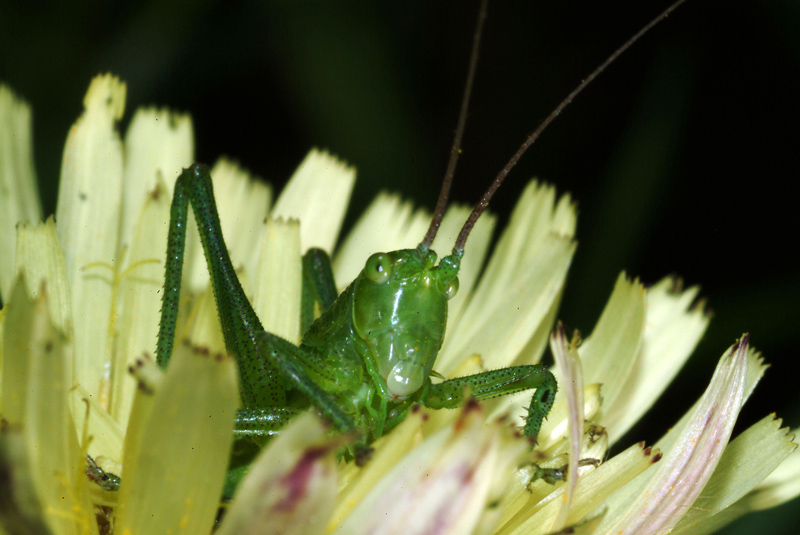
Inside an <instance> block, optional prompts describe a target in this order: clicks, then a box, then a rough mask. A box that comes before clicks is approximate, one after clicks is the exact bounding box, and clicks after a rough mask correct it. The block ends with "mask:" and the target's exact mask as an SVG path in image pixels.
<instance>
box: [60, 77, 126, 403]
mask: <svg viewBox="0 0 800 535" xmlns="http://www.w3.org/2000/svg"><path fill="white" fill-rule="evenodd" d="M84 107H85V109H84V112H83V115H82V116H81V117H80V118H79V119H78V120H77V121H76V123H75V125H73V127H72V128H71V129H70V132H69V135H68V136H67V143H66V145H65V147H64V159H63V162H62V165H61V182H60V186H59V192H58V205H57V208H56V221H58V224H57V226H56V230H58V237H59V238H60V240H61V245H62V247H63V248H64V257H65V260H66V265H67V277H68V278H69V282H70V288H71V291H72V295H75V296H77V295H85V296H92V298H91V299H74V300H73V302H72V323H73V332H74V340H73V343H74V347H75V359H74V370H73V380H74V381H75V382H76V383H78V382H79V383H81V384H82V385H83V386H84V388H86V390H87V391H88V392H89V394H91V395H92V396H99V398H100V403H101V405H103V406H106V404H107V402H108V399H107V396H108V391H107V390H108V377H107V374H108V371H109V368H110V362H111V340H110V337H109V336H110V329H109V324H110V318H111V314H112V311H111V294H112V284H111V283H109V278H112V279H113V277H109V275H108V273H106V272H103V271H102V269H103V268H105V269H108V268H111V270H112V272H114V270H115V269H117V268H118V266H116V264H115V261H116V255H117V238H118V230H119V214H120V204H121V202H122V142H121V140H120V139H119V135H118V134H117V132H116V122H117V121H118V120H119V119H120V118H121V117H122V112H123V110H124V109H125V84H123V83H122V82H120V81H119V79H117V78H115V77H113V76H111V75H103V76H98V77H96V78H95V79H94V80H92V83H91V85H90V86H89V90H88V91H87V93H86V97H85V98H84ZM90 265H91V266H92V268H91V269H87V266H90ZM115 312H116V311H115Z"/></svg>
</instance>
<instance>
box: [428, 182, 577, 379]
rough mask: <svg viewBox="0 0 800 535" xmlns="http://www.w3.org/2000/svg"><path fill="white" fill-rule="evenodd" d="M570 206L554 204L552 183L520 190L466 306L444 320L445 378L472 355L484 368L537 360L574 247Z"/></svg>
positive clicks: (442, 360) (440, 364) (564, 200)
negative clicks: (478, 357) (450, 319)
mask: <svg viewBox="0 0 800 535" xmlns="http://www.w3.org/2000/svg"><path fill="white" fill-rule="evenodd" d="M573 210H574V207H573V206H572V204H571V201H570V200H569V197H568V196H564V197H562V198H561V199H560V200H559V201H558V203H556V193H555V189H554V188H552V187H549V186H543V185H539V184H537V183H536V182H531V184H530V185H529V186H528V187H527V188H526V189H525V191H524V192H523V194H522V196H521V197H520V200H519V202H518V203H517V206H516V208H515V209H514V213H513V214H512V216H511V222H510V223H509V226H508V228H506V230H505V231H504V232H503V235H502V236H501V238H500V241H499V242H498V244H497V247H496V248H495V251H494V254H493V255H492V258H491V259H490V260H489V264H488V265H487V267H486V270H485V271H484V274H483V276H482V277H481V281H480V282H479V283H478V287H477V288H476V290H475V293H474V294H473V295H472V297H471V299H470V302H469V306H468V307H467V309H466V310H465V311H464V313H463V315H462V316H461V318H460V319H459V320H458V322H457V323H455V324H453V323H452V322H450V323H449V324H448V336H447V338H446V340H445V342H444V345H443V347H442V350H441V352H440V354H439V359H438V360H437V363H436V368H437V370H438V371H439V372H441V373H443V374H444V375H446V376H447V375H448V374H449V373H450V372H451V370H452V369H453V368H454V367H455V366H457V364H458V363H459V362H460V361H461V360H462V359H464V358H466V357H468V356H469V355H472V354H475V353H478V354H480V355H481V357H482V358H483V360H484V362H485V363H486V367H487V368H488V369H494V368H500V367H504V366H510V365H512V364H520V363H525V364H529V363H531V362H535V361H537V360H538V358H539V357H540V356H541V353H542V351H543V350H544V346H545V344H546V343H547V338H548V336H549V331H550V324H549V323H547V322H546V321H545V320H546V319H548V318H552V316H553V314H554V313H555V307H556V306H557V304H558V301H559V299H560V297H561V290H562V288H563V286H564V280H565V278H566V273H567V269H568V268H569V265H570V263H571V261H572V255H573V253H574V252H575V242H574V241H573V240H572V236H573V233H574V217H573V218H572V219H571V223H572V224H567V223H569V220H570V217H569V214H570V213H572V214H573V216H574V212H573ZM564 214H567V215H564ZM565 220H567V223H565V222H564V221H565ZM562 230H563V231H564V232H563V233H561V231H562ZM533 266H535V268H532V267H533ZM523 350H524V351H523ZM521 353H522V354H521Z"/></svg>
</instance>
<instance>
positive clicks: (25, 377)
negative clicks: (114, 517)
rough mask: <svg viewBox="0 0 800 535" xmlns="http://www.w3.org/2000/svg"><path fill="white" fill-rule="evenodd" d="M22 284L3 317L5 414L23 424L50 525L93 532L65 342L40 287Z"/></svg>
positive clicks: (34, 477)
mask: <svg viewBox="0 0 800 535" xmlns="http://www.w3.org/2000/svg"><path fill="white" fill-rule="evenodd" d="M25 286H26V283H25V281H24V276H20V277H19V278H18V279H17V283H16V284H15V286H14V289H13V290H12V295H11V301H10V303H9V305H8V311H7V319H6V320H4V339H3V368H4V369H3V383H4V384H3V396H4V400H3V401H4V402H3V407H2V410H3V414H4V417H5V418H6V419H7V420H8V421H9V422H11V423H14V424H16V425H19V426H21V428H22V433H23V436H24V437H25V450H26V453H27V455H28V459H27V463H28V466H29V468H30V474H31V479H32V480H33V484H34V486H35V488H36V494H37V496H38V501H39V503H40V504H41V507H42V512H43V513H44V514H43V516H44V520H45V522H46V523H47V525H48V526H49V528H50V530H51V531H52V532H53V533H54V534H59V535H60V534H64V535H67V534H84V533H97V524H96V522H95V517H94V508H93V506H92V504H91V501H90V498H89V492H88V484H87V480H86V479H85V476H84V472H85V458H84V456H83V454H82V452H81V449H80V447H79V446H78V437H77V435H76V433H75V424H74V423H73V421H72V417H71V414H70V407H69V400H70V397H69V392H70V388H71V384H72V382H71V380H70V377H71V373H70V370H69V369H68V368H67V365H68V360H67V359H66V358H65V354H66V353H67V351H69V343H68V342H67V340H66V338H65V337H64V334H63V333H61V332H59V331H58V330H57V329H56V328H55V326H54V325H53V324H52V322H51V320H50V313H49V311H48V310H47V295H46V292H45V290H44V287H42V290H41V291H40V292H39V294H38V296H37V297H36V298H35V299H32V298H31V297H30V296H29V294H28V290H27V289H26V288H25ZM12 333H13V334H12ZM10 383H16V384H15V385H14V388H8V387H10V386H11V384H10ZM9 401H10V402H9ZM20 402H21V403H20Z"/></svg>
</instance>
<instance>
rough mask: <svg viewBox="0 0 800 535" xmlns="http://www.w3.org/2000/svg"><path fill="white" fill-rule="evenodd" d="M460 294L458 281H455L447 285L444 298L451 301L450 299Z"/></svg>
mask: <svg viewBox="0 0 800 535" xmlns="http://www.w3.org/2000/svg"><path fill="white" fill-rule="evenodd" d="M457 293H458V279H453V280H452V281H450V282H449V283H447V284H446V285H445V287H444V296H445V297H446V298H447V300H448V301H449V300H450V299H452V298H454V297H455V296H456V294H457Z"/></svg>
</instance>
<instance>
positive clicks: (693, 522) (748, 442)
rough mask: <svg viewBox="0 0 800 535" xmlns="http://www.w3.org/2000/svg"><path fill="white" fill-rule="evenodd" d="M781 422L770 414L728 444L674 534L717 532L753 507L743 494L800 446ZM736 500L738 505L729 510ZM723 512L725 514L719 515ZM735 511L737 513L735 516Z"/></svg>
mask: <svg viewBox="0 0 800 535" xmlns="http://www.w3.org/2000/svg"><path fill="white" fill-rule="evenodd" d="M780 423H781V422H780V420H776V419H775V418H774V416H767V417H766V418H763V419H762V420H761V421H760V422H758V423H757V424H755V425H753V426H751V427H750V428H748V429H747V430H746V431H744V432H743V433H742V434H741V435H739V436H738V437H736V439H734V440H733V441H731V443H730V444H728V446H727V447H726V448H725V452H724V453H723V454H722V458H721V459H720V461H719V465H717V469H716V470H714V474H713V475H712V476H711V479H709V481H708V484H706V486H705V488H704V489H703V494H702V495H701V496H699V497H698V498H697V500H696V501H695V502H694V504H692V507H691V508H689V509H688V510H687V511H686V514H685V515H684V516H683V518H682V519H681V521H680V522H679V523H678V525H677V526H675V529H674V530H673V533H675V534H678V533H697V532H698V531H700V532H703V531H708V532H710V531H714V530H716V529H719V528H721V527H722V526H723V525H725V524H727V523H728V522H730V521H732V520H733V519H734V518H736V516H739V515H742V514H744V513H747V512H749V511H751V510H753V509H751V507H752V505H753V503H752V502H751V501H750V500H752V496H751V498H750V500H748V499H746V498H743V497H745V496H746V495H747V493H748V492H750V491H751V490H752V489H753V488H754V487H755V486H756V485H757V484H759V483H760V482H761V481H762V480H763V479H764V478H766V477H767V476H768V475H769V474H770V473H772V472H774V471H775V470H776V469H777V468H778V465H780V464H781V462H782V461H783V460H784V459H786V458H787V456H789V454H790V453H792V451H794V450H795V449H796V448H797V444H795V443H794V441H793V440H792V437H791V436H787V431H788V430H787V429H786V428H784V429H780ZM734 502H736V504H737V506H736V507H735V508H734V509H729V507H730V506H731V504H733V503H734ZM739 502H742V503H739ZM748 502H750V503H748ZM773 505H777V503H773V504H771V506H773ZM721 512H725V514H723V515H721V516H718V515H719V513H721ZM734 512H736V513H738V514H736V515H735V516H734V515H733V514H732V513H734ZM712 528H713V529H712Z"/></svg>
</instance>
